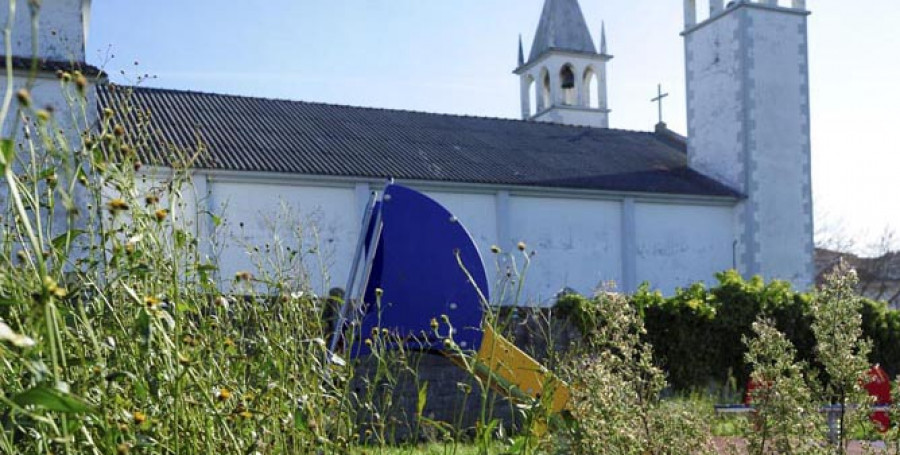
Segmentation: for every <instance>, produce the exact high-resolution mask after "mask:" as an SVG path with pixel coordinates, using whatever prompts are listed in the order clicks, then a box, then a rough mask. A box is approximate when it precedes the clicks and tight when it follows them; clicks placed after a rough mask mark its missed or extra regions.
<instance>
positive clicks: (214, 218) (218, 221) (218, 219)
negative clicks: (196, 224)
mask: <svg viewBox="0 0 900 455" xmlns="http://www.w3.org/2000/svg"><path fill="white" fill-rule="evenodd" d="M209 216H210V217H211V218H212V223H213V226H215V227H219V226H221V225H222V217H221V216H217V215H213V214H212V213H210V214H209Z"/></svg>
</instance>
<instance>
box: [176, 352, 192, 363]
mask: <svg viewBox="0 0 900 455" xmlns="http://www.w3.org/2000/svg"><path fill="white" fill-rule="evenodd" d="M178 363H180V364H181V365H183V366H188V365H190V364H191V359H190V357H188V356H186V355H184V354H182V353H180V352H179V353H178Z"/></svg>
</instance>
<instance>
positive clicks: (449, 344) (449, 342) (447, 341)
mask: <svg viewBox="0 0 900 455" xmlns="http://www.w3.org/2000/svg"><path fill="white" fill-rule="evenodd" d="M452 347H453V340H451V339H450V338H444V348H446V349H450V348H452Z"/></svg>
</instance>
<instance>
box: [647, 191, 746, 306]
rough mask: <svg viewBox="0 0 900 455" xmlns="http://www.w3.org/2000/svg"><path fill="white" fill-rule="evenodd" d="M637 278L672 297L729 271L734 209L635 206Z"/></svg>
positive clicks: (732, 259) (664, 205)
mask: <svg viewBox="0 0 900 455" xmlns="http://www.w3.org/2000/svg"><path fill="white" fill-rule="evenodd" d="M634 210H635V237H636V242H635V243H636V261H635V264H636V278H637V282H638V283H642V282H645V281H646V282H648V283H649V284H650V287H651V289H658V290H660V291H662V292H663V293H664V294H667V295H669V294H672V293H674V292H675V289H676V288H678V287H686V286H689V285H690V284H692V283H695V282H697V281H703V282H706V283H710V282H714V280H715V277H714V275H715V273H716V272H721V271H723V270H727V269H730V268H733V265H734V262H733V261H734V255H733V251H734V240H735V236H734V229H733V224H732V221H733V210H734V209H733V207H731V206H704V205H673V204H659V203H641V202H638V203H636V204H635V209H634Z"/></svg>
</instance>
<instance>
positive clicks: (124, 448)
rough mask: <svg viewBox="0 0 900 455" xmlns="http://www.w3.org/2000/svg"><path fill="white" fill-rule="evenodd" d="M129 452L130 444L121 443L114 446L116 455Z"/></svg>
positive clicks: (123, 454)
mask: <svg viewBox="0 0 900 455" xmlns="http://www.w3.org/2000/svg"><path fill="white" fill-rule="evenodd" d="M130 451H131V444H129V443H127V442H123V443H121V444H119V445H118V446H116V453H117V454H118V455H125V454H127V453H128V452H130Z"/></svg>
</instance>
